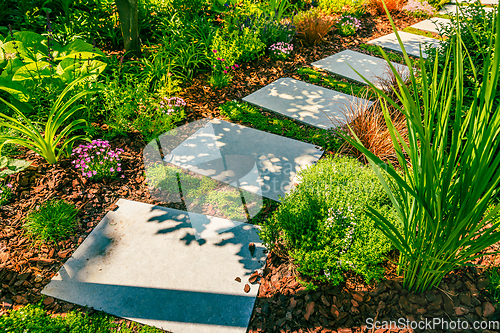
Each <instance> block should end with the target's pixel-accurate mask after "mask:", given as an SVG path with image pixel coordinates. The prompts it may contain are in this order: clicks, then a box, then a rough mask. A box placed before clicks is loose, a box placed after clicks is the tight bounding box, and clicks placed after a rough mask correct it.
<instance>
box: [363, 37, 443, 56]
mask: <svg viewBox="0 0 500 333" xmlns="http://www.w3.org/2000/svg"><path fill="white" fill-rule="evenodd" d="M398 34H399V37H400V38H401V41H402V42H403V45H404V47H405V49H406V52H407V53H408V54H411V55H413V56H415V57H420V45H422V55H423V57H424V58H427V54H426V53H425V50H424V47H423V46H424V43H429V44H431V45H433V46H438V45H439V40H437V39H435V38H429V37H425V36H419V35H414V34H410V33H407V32H403V31H398ZM368 44H373V45H378V46H381V47H383V48H386V49H389V50H393V51H398V52H402V51H403V50H402V49H401V46H400V45H399V43H398V39H397V37H396V34H395V33H392V34H389V35H385V36H382V37H379V38H377V39H374V40H371V41H369V42H368Z"/></svg>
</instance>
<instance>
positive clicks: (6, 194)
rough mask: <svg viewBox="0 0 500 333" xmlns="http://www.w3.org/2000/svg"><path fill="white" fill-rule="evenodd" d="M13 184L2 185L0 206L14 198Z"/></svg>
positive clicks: (0, 187)
mask: <svg viewBox="0 0 500 333" xmlns="http://www.w3.org/2000/svg"><path fill="white" fill-rule="evenodd" d="M12 187H13V186H12V184H10V183H7V184H6V185H0V206H1V205H3V204H4V203H6V202H7V200H9V199H10V197H11V196H12Z"/></svg>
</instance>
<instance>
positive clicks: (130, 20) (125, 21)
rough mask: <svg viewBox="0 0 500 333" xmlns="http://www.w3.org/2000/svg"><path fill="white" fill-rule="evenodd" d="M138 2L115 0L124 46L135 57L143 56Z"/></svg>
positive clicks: (133, 0) (135, 0)
mask: <svg viewBox="0 0 500 333" xmlns="http://www.w3.org/2000/svg"><path fill="white" fill-rule="evenodd" d="M137 1H138V0H115V3H116V7H117V8H118V15H119V17H120V26H121V28H122V36H123V44H124V46H125V51H126V52H131V53H132V54H134V55H137V56H138V55H140V54H141V43H140V42H139V11H138V8H137Z"/></svg>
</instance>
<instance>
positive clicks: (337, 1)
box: [319, 0, 367, 16]
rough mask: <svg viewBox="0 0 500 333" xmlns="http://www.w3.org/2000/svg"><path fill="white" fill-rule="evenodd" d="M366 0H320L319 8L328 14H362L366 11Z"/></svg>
mask: <svg viewBox="0 0 500 333" xmlns="http://www.w3.org/2000/svg"><path fill="white" fill-rule="evenodd" d="M366 4H367V2H366V1H364V0H319V8H320V9H321V10H322V11H323V12H324V13H326V14H337V13H341V12H342V13H347V14H355V15H356V16H358V15H362V14H364V13H365V11H366Z"/></svg>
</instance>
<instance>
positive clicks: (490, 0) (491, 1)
mask: <svg viewBox="0 0 500 333" xmlns="http://www.w3.org/2000/svg"><path fill="white" fill-rule="evenodd" d="M471 2H474V1H470V0H451V1H450V3H461V4H468V3H471ZM481 4H483V5H498V0H481Z"/></svg>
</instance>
